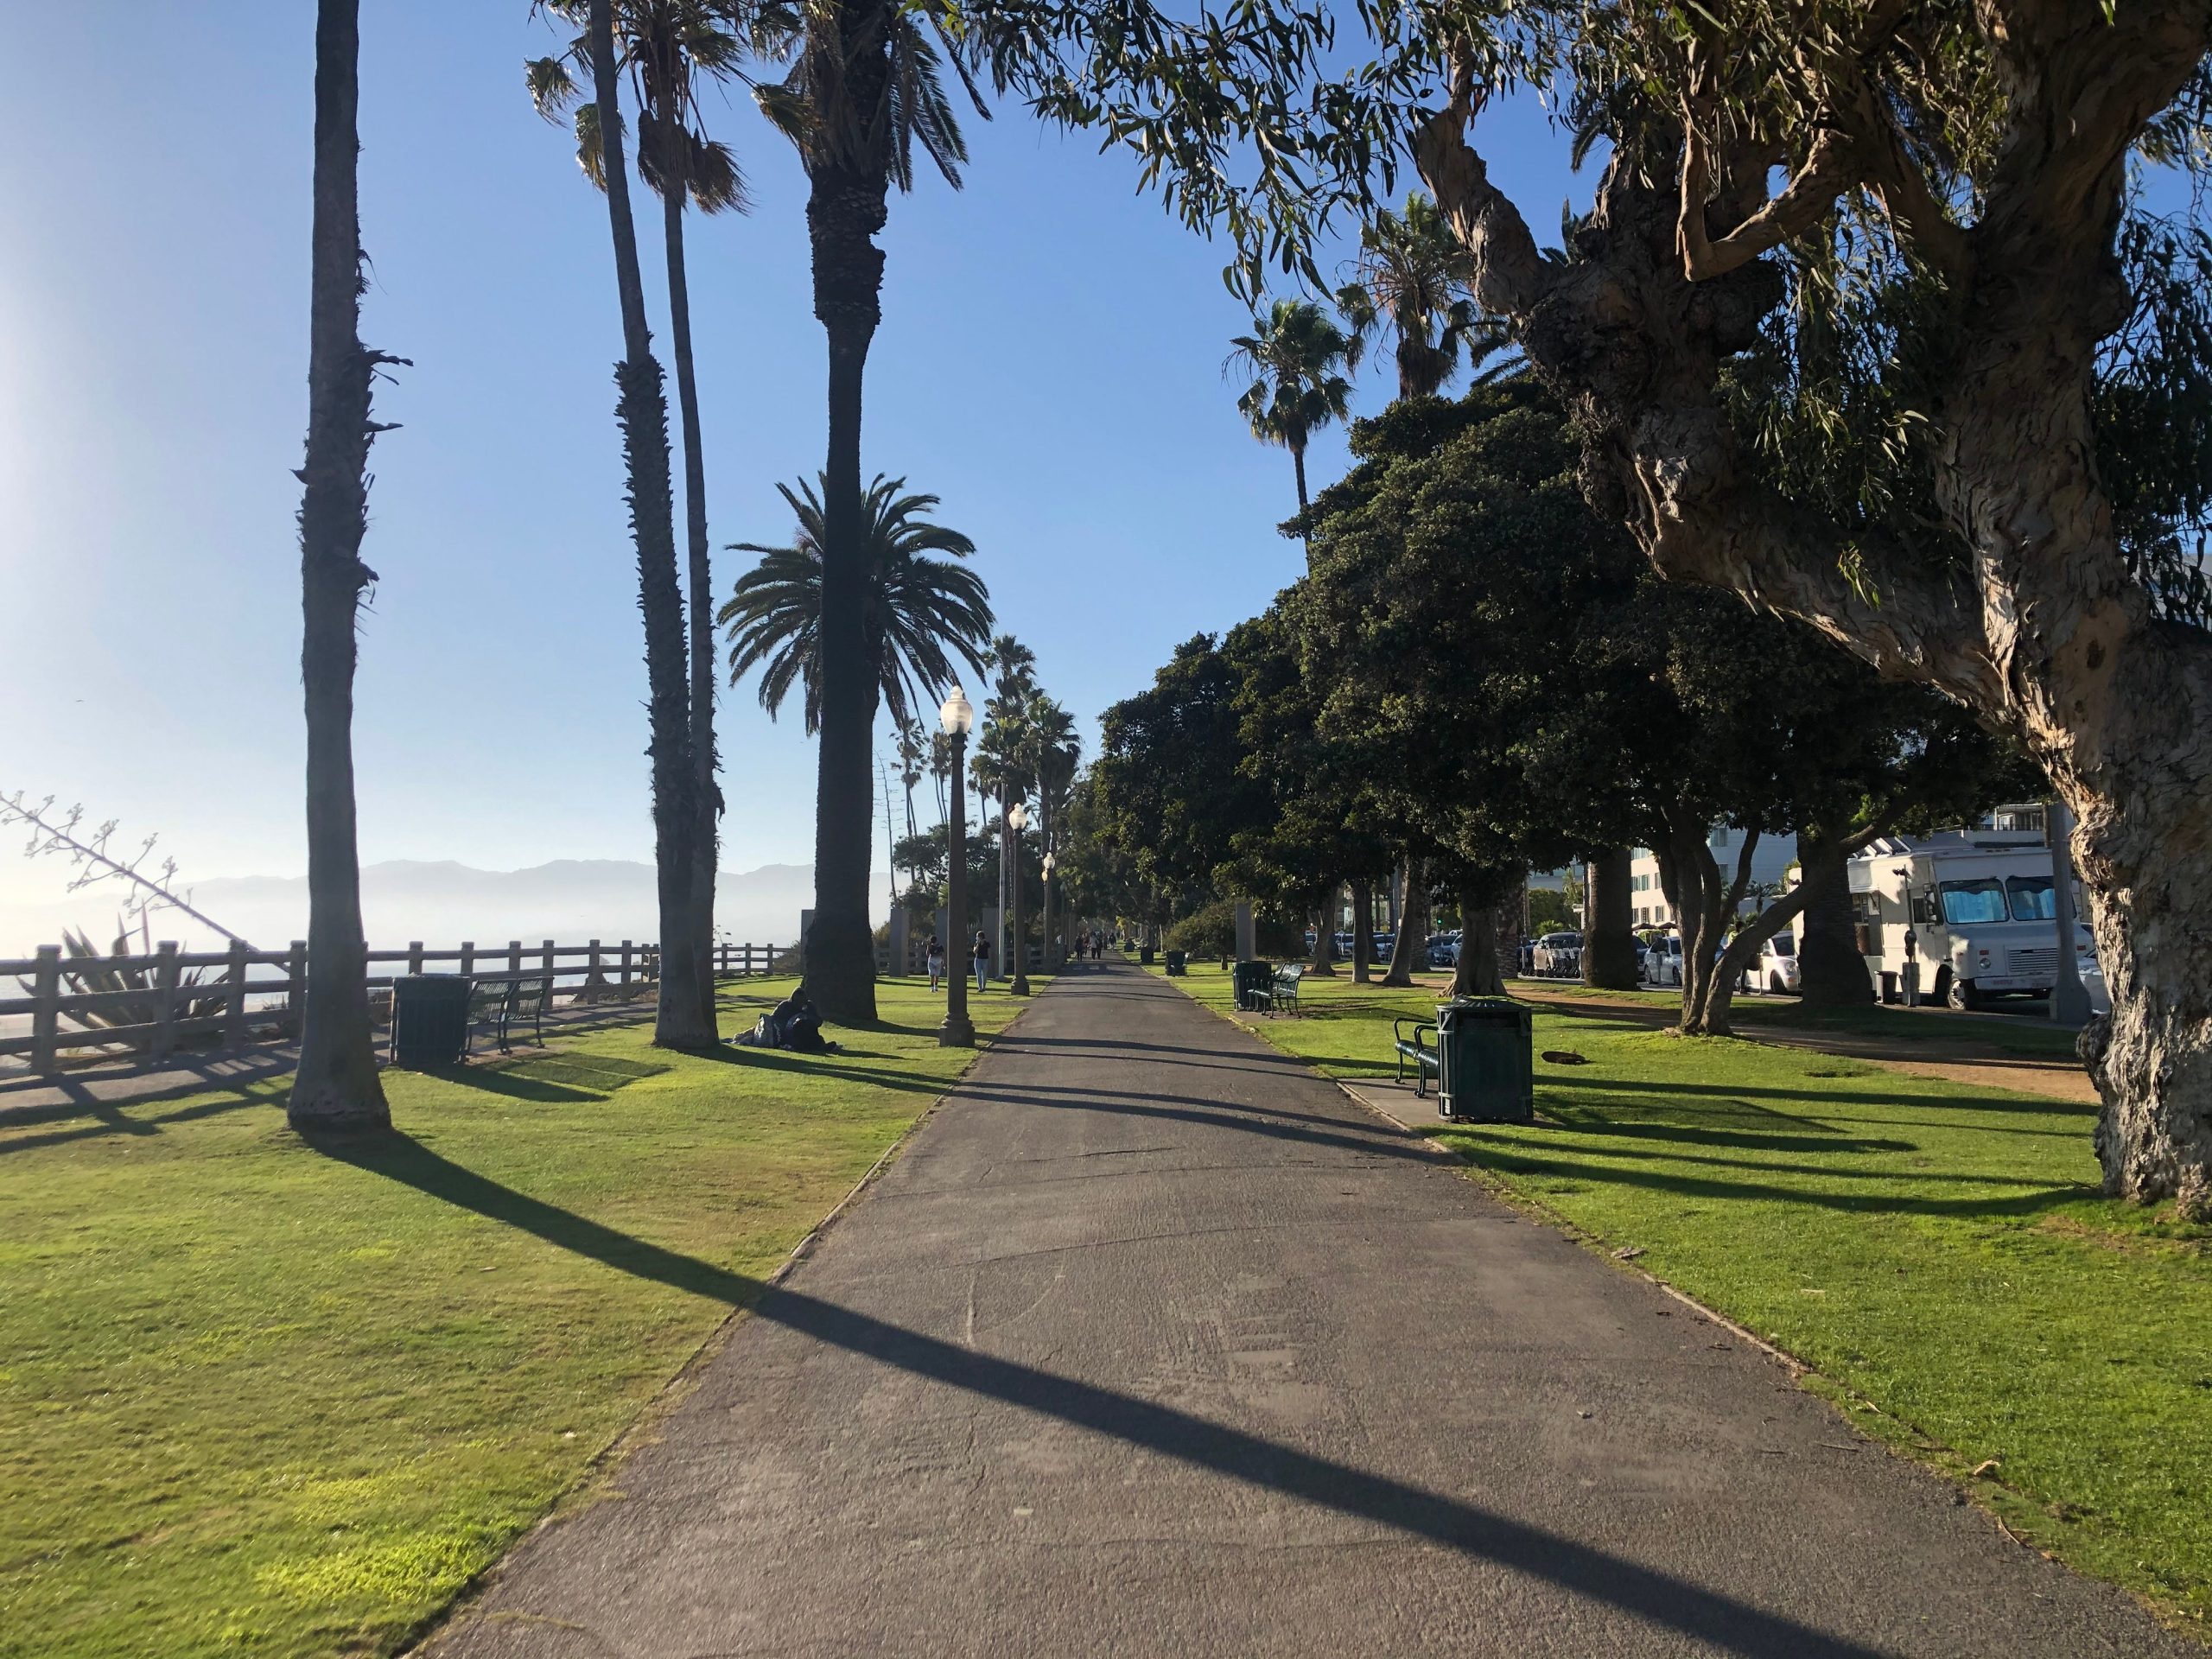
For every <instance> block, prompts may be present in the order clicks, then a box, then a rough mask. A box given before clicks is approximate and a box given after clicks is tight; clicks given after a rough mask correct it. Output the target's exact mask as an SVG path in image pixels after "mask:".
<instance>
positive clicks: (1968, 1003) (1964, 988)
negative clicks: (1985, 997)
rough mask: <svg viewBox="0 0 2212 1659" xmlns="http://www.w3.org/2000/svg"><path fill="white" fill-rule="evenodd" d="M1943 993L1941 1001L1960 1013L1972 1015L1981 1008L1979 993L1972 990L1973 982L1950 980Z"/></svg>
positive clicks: (1968, 980)
mask: <svg viewBox="0 0 2212 1659" xmlns="http://www.w3.org/2000/svg"><path fill="white" fill-rule="evenodd" d="M1944 993H1945V995H1944V998H1943V1000H1944V1001H1947V1002H1948V1003H1949V1004H1950V1005H1951V1006H1952V1007H1955V1008H1958V1009H1960V1010H1961V1011H1962V1012H1965V1013H1967V1014H1972V1013H1973V1012H1974V1010H1975V1009H1977V1008H1979V1007H1980V1006H1981V993H1980V991H1978V990H1976V989H1975V988H1974V981H1972V980H1970V979H1954V980H1952V981H1951V982H1950V983H1949V984H1948V985H1947V986H1945V987H1944Z"/></svg>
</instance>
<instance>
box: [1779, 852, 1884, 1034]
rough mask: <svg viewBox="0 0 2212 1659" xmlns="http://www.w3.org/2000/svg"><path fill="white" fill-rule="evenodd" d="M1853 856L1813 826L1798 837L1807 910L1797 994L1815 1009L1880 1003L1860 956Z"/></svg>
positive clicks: (1799, 938) (1799, 939)
mask: <svg viewBox="0 0 2212 1659" xmlns="http://www.w3.org/2000/svg"><path fill="white" fill-rule="evenodd" d="M1850 863H1851V855H1850V854H1849V853H1848V852H1847V850H1846V849H1844V848H1843V847H1842V846H1841V845H1840V844H1839V843H1837V842H1834V841H1832V840H1830V839H1829V838H1827V836H1823V835H1821V833H1820V832H1819V831H1818V830H1817V829H1814V828H1812V827H1810V826H1809V825H1806V826H1801V827H1800V828H1799V829H1798V831H1797V866H1798V886H1799V887H1800V888H1802V890H1803V892H1804V894H1805V907H1804V911H1803V913H1802V923H1801V925H1800V926H1799V927H1798V930H1797V989H1798V995H1800V996H1801V997H1802V998H1803V999H1804V1001H1806V1002H1808V1003H1809V1004H1811V1005H1812V1006H1814V1007H1832V1008H1833V1007H1850V1006H1852V1005H1853V1004H1854V1003H1859V1002H1871V1001H1873V1000H1874V980H1873V976H1872V975H1870V974H1869V973H1868V972H1867V971H1866V957H1862V956H1861V955H1859V935H1858V930H1857V928H1856V926H1855V925H1853V921H1852V916H1851V871H1850Z"/></svg>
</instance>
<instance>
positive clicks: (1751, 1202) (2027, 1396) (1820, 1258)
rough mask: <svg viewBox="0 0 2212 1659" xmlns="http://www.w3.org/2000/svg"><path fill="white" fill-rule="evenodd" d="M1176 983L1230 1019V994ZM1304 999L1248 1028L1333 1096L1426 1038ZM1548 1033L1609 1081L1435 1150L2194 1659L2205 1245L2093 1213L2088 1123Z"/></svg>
mask: <svg viewBox="0 0 2212 1659" xmlns="http://www.w3.org/2000/svg"><path fill="white" fill-rule="evenodd" d="M1175 983H1178V984H1179V985H1181V986H1182V987H1183V988H1185V990H1186V991H1187V992H1188V993H1189V994H1190V995H1192V996H1193V997H1194V998H1196V999H1197V1000H1198V1001H1200V1002H1203V1003H1205V1004H1207V1005H1208V1006H1210V1007H1214V1008H1216V1009H1218V1010H1223V1011H1227V1010H1228V1009H1229V1008H1230V1006H1231V999H1230V982H1229V977H1228V976H1227V975H1225V974H1224V973H1222V972H1221V971H1220V970H1218V969H1214V968H1211V967H1203V968H1202V967H1198V966H1196V965H1194V966H1193V968H1192V972H1191V974H1190V976H1188V977H1187V978H1184V979H1181V980H1178V981H1175ZM1300 1001H1301V1002H1302V1003H1303V1004H1304V1006H1305V1009H1306V1017H1304V1018H1301V1019H1285V1018H1273V1017H1267V1018H1260V1019H1257V1020H1255V1019H1252V1018H1251V1017H1250V1016H1243V1019H1244V1020H1245V1022H1246V1023H1248V1024H1250V1025H1252V1026H1253V1027H1255V1029H1256V1030H1257V1031H1258V1032H1259V1033H1260V1034H1261V1035H1262V1036H1263V1037H1265V1038H1266V1039H1268V1041H1270V1042H1272V1043H1274V1045H1275V1046H1277V1047H1279V1048H1281V1049H1282V1050H1283V1051H1284V1052H1287V1053H1290V1054H1294V1055H1298V1056H1300V1057H1301V1058H1306V1059H1307V1060H1309V1061H1311V1062H1313V1064H1314V1065H1316V1066H1318V1067H1319V1069H1320V1070H1322V1071H1325V1072H1326V1073H1328V1074H1330V1075H1332V1076H1337V1077H1345V1078H1351V1079H1357V1078H1360V1077H1369V1078H1372V1077H1385V1078H1387V1077H1389V1076H1390V1075H1391V1072H1392V1070H1393V1067H1392V1053H1391V1044H1390V1020H1391V1017H1392V1016H1393V1015H1395V1014H1420V1015H1421V1016H1422V1017H1433V1009H1434V1007H1435V1002H1436V993H1435V992H1433V991H1430V990H1422V989H1416V990H1414V991H1411V992H1407V991H1386V990H1383V989H1381V988H1379V987H1375V986H1355V985H1353V984H1351V982H1350V981H1349V980H1348V979H1337V980H1325V979H1318V980H1317V979H1314V978H1312V977H1308V978H1307V979H1306V982H1305V984H1304V986H1303V987H1302V988H1301V990H1300ZM1792 1023H1799V1022H1798V1021H1796V1020H1792ZM1907 1023H1910V1021H1908V1022H1907ZM1970 1023H1973V1024H1974V1026H1975V1033H1974V1034H1976V1035H1980V1034H1981V1032H1980V1025H1981V1023H1983V1022H1970ZM1535 1027H1536V1037H1535V1041H1536V1047H1537V1048H1538V1049H1539V1050H1540V1051H1541V1050H1543V1049H1554V1050H1568V1051H1572V1052H1575V1053H1579V1054H1580V1055H1582V1056H1583V1057H1584V1058H1586V1059H1587V1060H1588V1061H1589V1062H1590V1064H1588V1065H1580V1066H1565V1065H1546V1064H1544V1063H1543V1062H1541V1060H1540V1061H1539V1062H1538V1063H1537V1084H1536V1109H1537V1113H1538V1116H1539V1122H1537V1123H1536V1124H1535V1126H1533V1127H1527V1128H1522V1127H1510V1126H1502V1125H1454V1124H1447V1123H1443V1122H1439V1123H1438V1125H1437V1126H1436V1128H1435V1129H1434V1130H1433V1134H1434V1135H1435V1136H1436V1138H1437V1139H1438V1140H1440V1141H1443V1142H1445V1143H1446V1144H1447V1145H1449V1146H1451V1147H1454V1148H1455V1149H1457V1150H1458V1151H1459V1152H1460V1153H1461V1154H1463V1155H1465V1157H1467V1158H1468V1159H1469V1160H1471V1161H1472V1162H1474V1163H1475V1164H1477V1165H1478V1166H1480V1168H1481V1170H1482V1171H1483V1172H1484V1175H1485V1176H1486V1178H1487V1179H1490V1180H1491V1181H1493V1182H1495V1183H1496V1184H1497V1185H1498V1186H1499V1187H1501V1188H1502V1189H1503V1190H1504V1191H1505V1192H1507V1193H1509V1194H1510V1195H1514V1196H1516V1197H1518V1198H1522V1199H1524V1200H1528V1201H1530V1202H1533V1203H1534V1204H1535V1205H1539V1206H1541V1208H1542V1209H1544V1210H1546V1211H1549V1212H1551V1213H1552V1214H1554V1215H1555V1216H1557V1217H1560V1218H1561V1219H1563V1220H1564V1221H1566V1222H1567V1223H1569V1224H1572V1226H1573V1227H1574V1228H1575V1229H1577V1230H1580V1231H1581V1232H1583V1233H1585V1234H1586V1235H1588V1236H1590V1237H1591V1238H1592V1240H1593V1241H1595V1242H1596V1243H1599V1244H1600V1245H1601V1246H1602V1247H1604V1248H1605V1249H1607V1250H1608V1251H1620V1252H1630V1251H1632V1252H1635V1253H1636V1255H1635V1256H1634V1260H1635V1262H1636V1266H1637V1268H1641V1269H1643V1270H1645V1271H1648V1272H1649V1273H1651V1274H1655V1275H1656V1276H1657V1277H1659V1278H1662V1279H1664V1280H1666V1281H1668V1282H1669V1283H1670V1284H1673V1285H1675V1286H1676V1287H1679V1288H1681V1290H1682V1291H1683V1292H1685V1293H1686V1294H1688V1295H1690V1296H1692V1297H1694V1298H1695V1299H1696V1300H1699V1301H1700V1302H1703V1303H1705V1304H1706V1305H1707V1306H1710V1307H1713V1308H1715V1309H1718V1310H1719V1312H1721V1313H1725V1314H1726V1315H1727V1316H1728V1317H1729V1318H1731V1319H1735V1320H1737V1321H1738V1322H1739V1323H1740V1324H1742V1325H1745V1326H1747V1327H1748V1328H1750V1329H1751V1330H1752V1331H1755V1332H1758V1333H1759V1334H1760V1335H1761V1336H1762V1337H1764V1338H1768V1339H1770V1340H1771V1341H1772V1342H1773V1343H1774V1344H1775V1345H1776V1346H1777V1347H1778V1348H1780V1349H1782V1350H1783V1351H1786V1352H1788V1353H1789V1354H1791V1355H1793V1356H1795V1357H1797V1358H1798V1359H1800V1360H1801V1361H1802V1362H1803V1363H1805V1364H1807V1365H1808V1366H1809V1367H1811V1368H1812V1370H1813V1371H1814V1372H1815V1376H1813V1377H1811V1378H1809V1379H1808V1384H1809V1386H1812V1387H1814V1388H1815V1389H1819V1390H1820V1391H1821V1392H1824V1393H1827V1395H1830V1396H1831V1397H1833V1398H1835V1399H1837V1400H1838V1401H1839V1403H1840V1404H1841V1405H1843V1406H1844V1408H1846V1409H1847V1411H1848V1412H1849V1413H1850V1414H1851V1416H1852V1420H1853V1421H1854V1422H1855V1423H1857V1424H1858V1425H1859V1426H1860V1427H1862V1428H1864V1429H1866V1431H1867V1432H1868V1433H1872V1434H1876V1435H1878V1436H1881V1437H1883V1438H1885V1439H1887V1440H1890V1441H1891V1443H1892V1444H1894V1445H1897V1446H1898V1447H1899V1448H1900V1449H1902V1450H1904V1451H1907V1452H1910V1453H1912V1454H1913V1455H1916V1456H1917V1457H1919V1458H1921V1459H1923V1460H1925V1461H1927V1462H1929V1463H1931V1464H1933V1465H1936V1467H1938V1468H1940V1469H1942V1471H1944V1472H1946V1473H1948V1474H1950V1475H1952V1476H1954V1477H1955V1478H1960V1479H1961V1480H1964V1481H1966V1482H1967V1485H1968V1487H1969V1489H1970V1490H1971V1491H1973V1492H1974V1495H1975V1497H1977V1498H1978V1499H1979V1500H1980V1501H1981V1502H1983V1503H1986V1505H1987V1506H1988V1507H1989V1508H1990V1509H1991V1510H1993V1512H1994V1513H1995V1514H1996V1515H1997V1516H1999V1518H2000V1519H2001V1520H2002V1521H2003V1522H2005V1525H2007V1526H2008V1527H2010V1528H2011V1529H2012V1531H2013V1532H2015V1533H2016V1534H2017V1535H2019V1536H2020V1537H2021V1538H2023V1539H2024V1540H2026V1541H2030V1542H2032V1543H2035V1544H2037V1545H2038V1546H2040V1547H2042V1548H2046V1549H2048V1550H2050V1552H2051V1553H2052V1554H2056V1555H2057V1556H2059V1557H2060V1558H2061V1559H2063V1560H2066V1561H2068V1562H2069V1563H2070V1564H2072V1565H2074V1566H2075V1567H2080V1568H2081V1569H2082V1570H2083V1571H2086V1572H2089V1573H2094V1574H2096V1575H2098V1576H2100V1577H2102V1578H2106V1579H2110V1580H2114V1581H2116V1582H2118V1583H2120V1584H2123V1585H2125V1586H2128V1587H2129V1588H2131V1589H2133V1590H2135V1591H2137V1592H2140V1593H2142V1594H2144V1595H2145V1596H2146V1597H2148V1598H2150V1599H2152V1601H2153V1602H2154V1604H2156V1605H2159V1606H2161V1607H2162V1608H2163V1609H2164V1611H2167V1612H2169V1613H2170V1614H2171V1615H2173V1616H2175V1617H2177V1618H2179V1619H2181V1620H2183V1621H2186V1627H2187V1628H2190V1629H2191V1630H2196V1631H2197V1632H2199V1633H2200V1634H2201V1633H2202V1630H2203V1629H2204V1626H2203V1624H2202V1621H2203V1620H2204V1618H2205V1617H2206V1615H2207V1612H2208V1611H2212V1255H2208V1249H2212V1229H2207V1228H2203V1227H2193V1226H2188V1225H2184V1224H2177V1223H2176V1222H2175V1221H2173V1219H2172V1218H2171V1215H2170V1214H2164V1213H2161V1212H2156V1211H2145V1210H2141V1209H2137V1208H2135V1207H2133V1206H2130V1205H2122V1204H2119V1203H2116V1202H2114V1201H2113V1200H2109V1199H2107V1198H2103V1197H2101V1195H2100V1194H2099V1192H2098V1191H2097V1185H2096V1183H2097V1179H2098V1171H2097V1164H2096V1159H2095V1155H2094V1152H2093V1151H2092V1149H2091V1146H2090V1140H2089V1135H2090V1130H2091V1128H2092V1125H2093V1123H2094V1109H2092V1108H2089V1107H2086V1106H2080V1105H2076V1104H2074V1103H2070V1102H2067V1101H2061V1100H2052V1099H2047V1098H2040V1097H2036V1096H2026V1095H2018V1094H2007V1093H2004V1092H2001V1091H1998V1090H1989V1089H1986V1088H1976V1087H1973V1086H1971V1085H1968V1084H1958V1083H1949V1082H1944V1081H1940V1080H1937V1079H1933V1078H1929V1079H1923V1078H1918V1077H1905V1076H1901V1075H1899V1074H1898V1073H1897V1072H1895V1071H1882V1070H1878V1069H1877V1068H1875V1067H1873V1066H1871V1065H1866V1064H1865V1063H1863V1062H1861V1061H1858V1060H1854V1059H1850V1058H1839V1057H1835V1056H1830V1055H1824V1054H1821V1053H1819V1052H1811V1051H1808V1050H1804V1049H1796V1048H1780V1047H1775V1046H1768V1045H1764V1044H1759V1043H1750V1042H1743V1041H1738V1040H1734V1039H1727V1038H1681V1037H1675V1036H1672V1035H1669V1034H1668V1033H1664V1032H1660V1031H1655V1030H1652V1029H1651V1028H1650V1027H1649V1026H1648V1025H1647V1024H1645V1023H1643V1022H1642V1021H1640V1020H1637V1019H1636V1018H1635V1017H1634V1016H1633V1015H1631V1014H1628V1013H1627V1012H1626V1011H1625V1010H1623V1009H1619V1008H1614V1009H1612V1010H1611V1011H1610V1013H1609V1011H1608V1010H1607V1009H1606V1008H1605V1007H1602V1006H1598V1005H1596V1004H1595V1003H1594V1002H1593V1003H1592V1006H1591V1007H1589V1008H1588V1009H1587V1011H1584V1010H1582V1009H1580V1008H1571V1007H1559V1006H1552V1007H1539V1008H1538V1009H1537V1012H1536V1016H1535ZM2031 1035H2032V1036H2034V1037H2037V1038H2041V1037H2042V1036H2044V1033H2031ZM1992 1460H1994V1463H1995V1467H1994V1468H1993V1470H1990V1471H1986V1472H1985V1473H1984V1474H1983V1475H1982V1476H1980V1478H1975V1477H1974V1472H1973V1471H1975V1470H1976V1469H1977V1468H1978V1467H1980V1465H1983V1464H1985V1463H1986V1462H1989V1461H1992Z"/></svg>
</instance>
